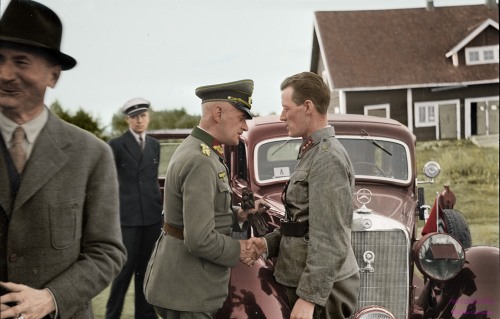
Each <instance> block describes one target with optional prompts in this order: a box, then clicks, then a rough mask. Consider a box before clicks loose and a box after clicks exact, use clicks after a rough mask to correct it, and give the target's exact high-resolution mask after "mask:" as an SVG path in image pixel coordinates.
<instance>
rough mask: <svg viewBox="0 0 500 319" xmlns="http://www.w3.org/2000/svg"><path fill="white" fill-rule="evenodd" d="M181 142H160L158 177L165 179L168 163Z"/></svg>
mask: <svg viewBox="0 0 500 319" xmlns="http://www.w3.org/2000/svg"><path fill="white" fill-rule="evenodd" d="M180 144H181V142H180V141H179V142H160V165H159V167H158V177H165V174H166V173H167V167H168V163H169V162H170V158H172V155H174V152H175V150H176V149H177V147H178V146H179V145H180Z"/></svg>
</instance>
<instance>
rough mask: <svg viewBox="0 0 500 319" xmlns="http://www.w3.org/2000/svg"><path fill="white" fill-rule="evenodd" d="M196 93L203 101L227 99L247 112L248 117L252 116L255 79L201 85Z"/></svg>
mask: <svg viewBox="0 0 500 319" xmlns="http://www.w3.org/2000/svg"><path fill="white" fill-rule="evenodd" d="M195 93H196V95H197V96H198V97H199V98H200V99H201V100H202V103H205V102H209V101H227V102H229V103H231V104H232V105H233V106H234V107H236V108H237V109H239V110H241V111H243V112H245V116H246V117H247V119H251V118H252V113H250V110H251V108H252V93H253V81H252V80H248V79H247V80H240V81H235V82H229V83H221V84H214V85H206V86H201V87H199V88H197V89H196V91H195Z"/></svg>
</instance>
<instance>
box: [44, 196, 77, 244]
mask: <svg viewBox="0 0 500 319" xmlns="http://www.w3.org/2000/svg"><path fill="white" fill-rule="evenodd" d="M50 237H51V241H52V247H54V248H55V249H65V248H68V247H70V246H72V245H74V244H76V243H77V241H78V240H79V239H80V237H81V205H80V204H79V202H78V201H77V200H70V201H66V202H59V203H51V204H50Z"/></svg>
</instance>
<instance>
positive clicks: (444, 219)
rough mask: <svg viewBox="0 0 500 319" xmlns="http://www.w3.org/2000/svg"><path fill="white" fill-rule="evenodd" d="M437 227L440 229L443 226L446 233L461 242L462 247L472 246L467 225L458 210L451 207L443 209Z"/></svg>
mask: <svg viewBox="0 0 500 319" xmlns="http://www.w3.org/2000/svg"><path fill="white" fill-rule="evenodd" d="M443 223H444V225H443ZM443 226H444V227H443ZM439 228H440V230H441V228H444V231H445V232H446V233H448V234H450V235H452V236H453V237H455V239H456V240H458V241H459V242H460V243H461V244H462V246H463V247H464V249H465V248H469V247H471V246H472V237H471V234H470V230H469V226H468V225H467V222H466V221H465V218H464V215H462V213H460V212H459V211H456V210H453V209H443V210H442V215H441V218H440V220H439Z"/></svg>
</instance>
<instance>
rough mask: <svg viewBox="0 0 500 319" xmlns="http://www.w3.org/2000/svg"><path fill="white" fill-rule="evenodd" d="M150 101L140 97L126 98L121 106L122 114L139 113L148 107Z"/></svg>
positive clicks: (131, 114)
mask: <svg viewBox="0 0 500 319" xmlns="http://www.w3.org/2000/svg"><path fill="white" fill-rule="evenodd" d="M149 105H150V102H149V101H148V100H146V99H143V98H142V97H136V98H133V99H131V100H128V101H127V102H125V104H123V106H122V113H123V114H124V115H128V116H133V115H137V114H141V113H143V112H145V111H147V110H148V109H149Z"/></svg>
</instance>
